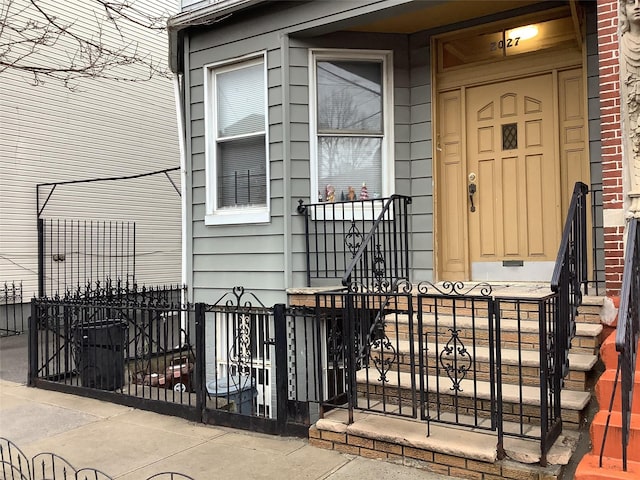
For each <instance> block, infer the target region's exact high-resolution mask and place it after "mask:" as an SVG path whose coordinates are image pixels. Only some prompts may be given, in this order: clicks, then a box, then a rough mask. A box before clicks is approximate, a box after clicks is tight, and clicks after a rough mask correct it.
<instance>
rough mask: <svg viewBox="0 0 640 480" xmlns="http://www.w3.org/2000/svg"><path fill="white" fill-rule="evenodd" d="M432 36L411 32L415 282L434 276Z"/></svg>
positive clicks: (412, 258)
mask: <svg viewBox="0 0 640 480" xmlns="http://www.w3.org/2000/svg"><path fill="white" fill-rule="evenodd" d="M429 42H430V38H429V36H428V35H426V34H424V33H419V34H415V35H412V36H411V39H410V52H411V53H410V55H411V91H410V99H409V100H410V105H411V146H410V149H411V150H410V158H411V177H410V181H411V196H412V198H413V203H412V205H411V212H412V224H411V226H412V236H411V240H412V242H411V265H412V267H413V278H412V280H413V281H414V282H418V281H421V280H433V277H434V275H433V268H434V266H433V258H434V250H433V237H434V234H433V159H432V157H433V150H432V149H433V146H432V128H433V125H432V121H431V111H432V105H431V98H432V91H431V55H430V49H429Z"/></svg>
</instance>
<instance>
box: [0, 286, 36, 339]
mask: <svg viewBox="0 0 640 480" xmlns="http://www.w3.org/2000/svg"><path fill="white" fill-rule="evenodd" d="M29 311H30V310H29V303H28V302H27V303H24V297H23V293H22V282H20V283H17V284H16V283H15V282H12V283H11V284H8V283H5V284H4V286H3V287H2V288H0V337H7V336H10V335H19V334H21V333H24V332H26V331H27V318H28V315H29Z"/></svg>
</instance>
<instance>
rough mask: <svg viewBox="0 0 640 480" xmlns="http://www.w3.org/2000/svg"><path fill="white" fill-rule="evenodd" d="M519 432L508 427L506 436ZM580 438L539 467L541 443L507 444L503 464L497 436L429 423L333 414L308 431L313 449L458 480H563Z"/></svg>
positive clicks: (560, 443) (559, 444)
mask: <svg viewBox="0 0 640 480" xmlns="http://www.w3.org/2000/svg"><path fill="white" fill-rule="evenodd" d="M514 429H517V426H515V425H510V424H508V423H507V424H505V431H506V432H508V431H515V430H514ZM574 439H577V432H575V433H574V432H571V433H567V435H566V436H561V437H560V438H559V439H558V440H557V441H556V443H555V444H554V445H553V446H552V448H551V450H550V452H549V453H548V455H547V462H548V466H546V467H541V466H540V465H539V464H538V463H539V462H540V458H541V456H540V447H539V441H536V440H526V439H522V438H513V437H509V436H508V435H507V436H505V438H504V450H505V452H506V458H504V459H499V458H498V452H497V441H498V440H497V434H496V433H495V432H491V431H486V430H479V429H469V428H459V427H455V426H451V425H443V424H440V423H436V422H431V425H430V428H429V436H427V425H426V422H425V421H420V420H417V419H409V418H399V417H394V416H391V415H380V414H378V413H373V412H361V411H355V412H354V422H353V423H351V424H348V422H347V412H346V411H345V410H341V409H335V410H332V411H330V412H328V413H327V414H326V415H325V418H323V419H320V420H318V422H316V424H315V425H314V426H312V427H311V429H310V431H309V443H310V444H311V445H314V446H318V447H321V448H328V449H334V450H339V451H341V452H344V453H348V454H352V455H361V456H364V457H369V458H378V459H383V460H388V461H393V462H401V463H404V464H405V465H412V466H414V467H417V468H422V469H424V470H428V471H430V472H435V473H440V474H443V475H449V476H451V477H459V478H486V479H489V478H491V479H493V478H495V479H498V478H513V479H516V478H518V479H519V478H522V479H525V478H527V479H528V478H544V479H558V478H561V475H562V469H563V465H565V464H566V463H567V461H568V459H569V458H570V457H571V454H572V452H573V449H574V447H575V440H574Z"/></svg>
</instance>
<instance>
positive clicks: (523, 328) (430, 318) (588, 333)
mask: <svg viewBox="0 0 640 480" xmlns="http://www.w3.org/2000/svg"><path fill="white" fill-rule="evenodd" d="M391 315H392V316H394V317H395V318H397V319H398V324H401V325H406V324H408V323H409V318H408V315H407V314H405V313H399V314H397V315H393V314H391ZM438 316H439V319H438V325H439V326H442V327H451V326H453V317H452V316H451V315H448V314H440V315H438ZM422 318H423V321H422V323H423V325H425V324H426V325H428V326H433V325H435V316H434V315H432V314H427V315H424V316H423V317H422ZM425 319H426V321H425ZM393 323H395V322H389V324H393ZM414 325H415V326H416V327H417V325H418V321H417V319H416V320H415V321H414ZM456 326H457V327H458V328H471V327H473V321H472V318H471V317H467V316H457V317H456ZM475 328H477V329H480V330H483V331H484V330H486V329H487V328H486V323H485V322H478V321H477V320H476V325H475ZM602 329H603V326H602V324H600V323H585V322H576V337H597V336H598V335H600V333H601V332H602ZM500 330H501V331H506V332H518V331H520V333H538V331H539V329H538V322H537V321H535V320H520V330H518V321H517V320H513V319H502V320H500Z"/></svg>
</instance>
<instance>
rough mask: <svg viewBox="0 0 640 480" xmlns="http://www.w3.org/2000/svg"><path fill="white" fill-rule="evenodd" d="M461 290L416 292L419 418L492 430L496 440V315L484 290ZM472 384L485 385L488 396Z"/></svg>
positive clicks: (422, 288)
mask: <svg viewBox="0 0 640 480" xmlns="http://www.w3.org/2000/svg"><path fill="white" fill-rule="evenodd" d="M463 289H464V287H463V285H462V284H461V283H448V282H445V283H444V284H443V286H442V287H436V286H434V285H432V284H428V283H422V284H420V285H419V286H418V291H419V294H418V339H419V349H420V354H419V358H420V367H419V368H420V371H421V372H424V374H423V375H420V381H421V382H422V384H421V385H420V392H421V396H422V398H421V406H422V412H421V417H422V418H423V419H425V420H427V422H428V424H429V423H430V422H439V423H447V424H452V425H462V426H467V427H472V428H477V429H485V430H491V431H496V430H498V431H499V435H498V437H499V438H502V435H501V431H500V430H501V428H502V423H501V421H500V419H501V418H502V412H501V408H502V402H501V401H498V399H500V398H501V396H502V393H501V382H500V376H501V373H500V365H501V362H502V360H501V354H500V350H501V349H500V348H496V345H500V314H499V311H498V310H497V309H496V303H495V300H494V298H493V297H492V296H491V287H490V286H489V285H486V284H479V285H475V286H473V287H471V288H470V289H466V290H463ZM478 382H482V384H483V385H486V384H487V382H488V385H489V388H488V391H487V389H486V388H483V389H481V388H479V386H478Z"/></svg>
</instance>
